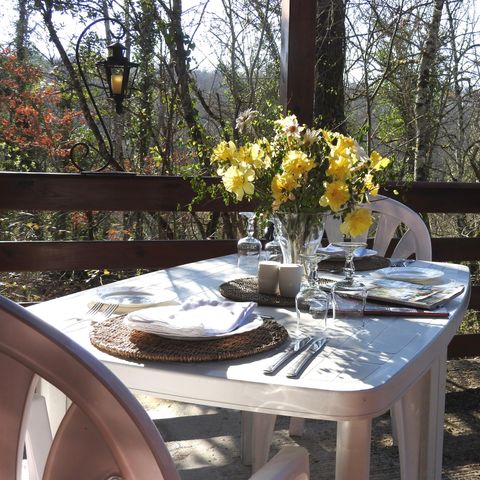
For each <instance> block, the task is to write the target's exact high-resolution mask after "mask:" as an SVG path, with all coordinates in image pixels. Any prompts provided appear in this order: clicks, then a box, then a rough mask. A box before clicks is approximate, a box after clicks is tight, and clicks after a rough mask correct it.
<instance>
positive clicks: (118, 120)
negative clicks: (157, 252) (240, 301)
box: [0, 0, 480, 329]
mask: <svg viewBox="0 0 480 480" xmlns="http://www.w3.org/2000/svg"><path fill="white" fill-rule="evenodd" d="M1 6H2V7H3V8H2V13H1V17H0V18H1V22H2V32H3V33H2V36H1V37H0V38H1V41H0V170H4V171H37V172H74V171H75V168H74V167H73V165H72V163H71V162H70V161H69V151H70V148H71V146H72V145H73V144H74V143H75V142H78V141H86V142H89V143H91V144H92V145H96V146H97V148H98V149H99V152H100V153H99V156H100V157H101V156H102V154H103V155H105V152H104V147H105V138H104V136H103V135H102V133H101V131H99V130H98V128H96V126H97V125H98V119H97V118H96V117H95V116H94V115H93V113H92V109H91V105H90V104H89V101H88V98H87V97H86V94H85V90H84V88H82V86H81V81H80V79H79V74H78V70H77V67H76V65H75V63H74V50H75V42H76V40H77V37H78V35H79V34H80V32H81V31H82V30H83V28H84V27H85V26H87V25H88V24H89V23H90V22H92V21H93V20H95V19H97V18H100V17H114V18H118V19H120V20H122V21H123V22H124V23H125V24H126V26H127V28H128V34H127V37H126V39H125V40H124V44H125V46H126V47H127V50H128V53H129V56H130V59H131V60H133V61H135V62H138V63H139V70H138V75H137V81H136V90H135V94H134V96H133V97H132V98H131V99H130V100H129V101H128V104H127V105H126V106H127V108H126V112H125V113H124V114H123V115H117V114H115V110H114V108H112V105H111V104H110V103H109V102H108V101H107V100H106V99H105V98H104V96H102V95H101V92H100V90H99V89H98V88H96V85H98V80H95V76H94V63H95V61H97V60H98V59H99V57H100V56H105V54H106V48H105V47H106V45H107V44H108V43H111V40H112V36H111V34H110V29H111V30H112V31H115V25H113V22H112V24H111V25H110V22H105V23H103V22H102V23H99V24H97V27H98V28H96V29H94V30H93V31H92V32H90V33H89V35H88V36H86V37H85V42H84V45H82V51H81V53H82V63H83V65H84V68H85V69H86V70H87V71H89V72H90V74H89V76H88V78H89V82H90V85H91V88H92V90H93V91H94V94H95V96H96V99H97V102H98V104H99V107H100V109H101V112H102V115H103V117H104V119H105V120H106V123H107V126H108V129H109V131H110V133H111V136H112V139H113V146H114V153H115V161H116V163H117V164H118V165H117V167H118V168H123V169H125V170H126V171H129V172H135V173H137V174H142V175H180V176H192V175H198V174H200V173H202V174H208V173H211V171H210V166H209V161H208V160H209V153H210V151H211V149H212V147H213V146H214V145H215V144H216V143H217V142H218V140H219V139H220V138H232V139H237V138H238V137H239V131H238V129H237V127H236V123H235V121H236V118H237V116H238V114H239V113H240V112H242V111H244V110H246V109H248V108H251V109H255V110H258V111H260V112H262V114H263V115H265V116H266V117H267V118H271V119H273V118H276V117H277V115H278V111H279V110H278V106H279V103H280V101H279V81H280V54H281V52H280V21H281V1H280V0H201V1H198V2H196V1H193V0H189V1H185V0H184V1H183V2H182V1H181V0H168V1H167V0H122V1H115V0H66V1H63V0H12V1H5V0H4V1H3V2H2V4H1ZM476 7H477V5H476V3H475V2H473V1H469V0H466V1H462V0H425V1H424V2H417V1H413V0H393V1H392V0H390V1H388V2H387V1H385V0H355V1H343V0H317V40H316V56H317V57H316V60H317V61H316V80H315V82H316V84H315V107H314V115H315V125H316V126H327V127H329V128H333V129H336V130H340V131H344V132H348V133H349V134H350V135H352V136H354V137H356V138H357V139H358V140H359V141H360V142H361V143H362V144H363V145H364V146H365V148H366V149H367V150H372V149H375V150H378V151H380V152H381V153H382V154H383V155H385V156H388V157H391V158H393V159H394V160H395V161H394V168H392V169H391V170H390V180H393V181H402V182H403V181H404V182H410V181H414V180H422V181H448V182H478V181H480V160H479V158H480V152H479V147H480V128H479V123H480V117H479V116H480V108H479V107H480V105H479V104H480V95H479V82H480V62H479V55H478V54H479V49H480V42H479V39H480V36H479V23H478V21H479V19H478V9H477V8H476ZM98 161H99V162H102V159H101V158H99V159H98ZM425 220H426V222H427V223H428V224H429V227H430V230H431V234H432V236H467V237H468V236H478V234H479V231H480V228H479V219H478V216H474V215H468V214H465V215H454V216H453V215H449V216H448V217H447V216H445V215H429V216H428V218H425ZM244 229H245V225H244V223H243V219H241V218H239V217H238V215H235V214H228V215H227V214H225V215H213V214H208V213H201V214H199V213H185V212H174V213H168V214H166V213H165V214H164V213H161V212H160V213H148V212H123V213H118V212H74V213H71V214H70V213H69V214H65V213H52V214H45V213H42V214H40V213H38V212H16V213H13V212H2V214H1V217H0V240H25V239H30V240H58V239H62V240H65V239H66V240H68V239H92V240H93V239H95V240H101V239H106V238H108V239H118V240H128V239H184V238H188V239H195V238H238V237H239V236H243V235H244V233H245V230H244ZM257 235H258V236H261V235H262V233H261V231H260V232H257ZM471 268H472V272H473V273H474V274H476V272H478V265H471ZM123 274H131V272H123ZM118 275H119V273H113V272H109V271H107V270H100V271H97V270H95V271H88V272H61V273H60V274H53V273H39V274H28V275H27V274H17V273H10V274H7V275H4V276H3V279H2V280H3V281H2V291H3V292H4V293H6V294H8V295H9V296H11V297H14V299H16V300H27V301H31V300H38V299H43V298H47V297H48V296H55V295H58V294H61V293H65V292H66V291H70V290H71V289H78V288H84V287H89V286H94V285H97V284H98V283H102V282H106V281H109V280H111V279H114V278H118ZM39 276H41V281H39V278H38V277H39ZM470 328H473V329H477V327H476V326H475V324H472V325H471V326H470Z"/></svg>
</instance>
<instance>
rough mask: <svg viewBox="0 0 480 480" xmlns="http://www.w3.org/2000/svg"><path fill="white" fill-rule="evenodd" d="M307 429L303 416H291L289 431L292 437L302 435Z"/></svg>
mask: <svg viewBox="0 0 480 480" xmlns="http://www.w3.org/2000/svg"><path fill="white" fill-rule="evenodd" d="M304 430H305V419H304V418H301V417H290V427H289V433H290V436H291V437H301V436H302V435H303V432H304Z"/></svg>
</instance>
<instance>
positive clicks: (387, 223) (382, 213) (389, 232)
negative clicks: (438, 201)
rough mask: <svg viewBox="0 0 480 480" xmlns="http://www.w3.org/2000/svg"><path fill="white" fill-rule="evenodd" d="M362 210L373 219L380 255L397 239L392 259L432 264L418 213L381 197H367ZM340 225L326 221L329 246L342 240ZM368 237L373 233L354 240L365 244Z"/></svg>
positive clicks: (426, 233) (427, 237) (425, 230)
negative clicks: (368, 210)
mask: <svg viewBox="0 0 480 480" xmlns="http://www.w3.org/2000/svg"><path fill="white" fill-rule="evenodd" d="M362 207H366V208H369V209H370V210H371V211H372V214H373V216H374V217H375V219H376V221H375V222H374V228H375V231H374V236H373V249H374V250H376V251H377V252H378V254H379V255H382V256H385V255H386V254H387V252H388V250H389V246H390V244H391V242H392V239H394V238H398V243H397V244H396V246H395V248H394V249H393V251H392V252H391V253H390V256H391V257H393V258H409V257H411V256H412V255H414V256H415V258H416V259H417V260H426V261H430V260H432V240H431V238H430V232H429V231H428V228H427V226H426V225H425V222H424V221H423V220H422V217H421V216H420V215H419V214H418V213H416V212H415V211H413V210H412V209H411V208H409V207H407V206H406V205H404V204H403V203H401V202H399V201H397V200H394V199H393V198H389V197H384V196H383V195H376V196H372V197H370V199H369V202H368V203H366V204H364V205H362ZM339 224H340V220H339V219H337V218H334V217H333V216H328V217H327V220H326V223H325V232H326V235H327V238H328V240H329V241H330V242H334V241H339V240H343V237H342V234H341V233H340V230H339ZM402 226H403V227H402ZM399 227H400V228H399ZM402 228H403V229H404V230H405V231H404V232H403V235H401V236H398V234H399V232H400V231H401V229H402ZM370 236H372V231H369V232H365V234H363V235H361V236H359V237H357V238H356V239H355V240H357V241H366V239H367V238H369V237H370Z"/></svg>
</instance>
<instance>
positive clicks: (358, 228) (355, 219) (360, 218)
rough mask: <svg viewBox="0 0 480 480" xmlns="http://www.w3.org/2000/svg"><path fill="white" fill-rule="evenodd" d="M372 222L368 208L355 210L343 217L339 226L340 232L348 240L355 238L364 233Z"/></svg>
mask: <svg viewBox="0 0 480 480" xmlns="http://www.w3.org/2000/svg"><path fill="white" fill-rule="evenodd" d="M372 222H373V221H372V214H371V213H370V210H369V209H368V208H356V209H355V210H353V211H351V212H349V213H347V214H346V215H345V219H344V221H343V223H341V224H340V231H341V232H342V233H343V234H344V235H347V236H349V237H350V238H355V237H357V236H358V235H361V234H362V233H363V232H366V231H367V230H368V229H369V228H370V225H371V224H372Z"/></svg>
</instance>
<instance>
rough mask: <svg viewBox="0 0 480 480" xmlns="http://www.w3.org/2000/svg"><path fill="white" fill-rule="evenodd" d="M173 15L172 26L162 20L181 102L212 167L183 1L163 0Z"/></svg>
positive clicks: (197, 143)
mask: <svg viewBox="0 0 480 480" xmlns="http://www.w3.org/2000/svg"><path fill="white" fill-rule="evenodd" d="M159 1H160V3H161V4H162V6H163V8H164V10H165V13H166V14H167V16H168V18H169V21H170V23H169V25H166V26H165V24H164V22H163V21H162V20H161V19H158V23H159V28H160V29H161V31H162V33H163V34H164V38H165V43H166V45H167V47H168V50H169V52H170V56H171V60H172V63H173V65H174V68H175V74H176V77H177V78H176V81H177V85H178V91H179V97H180V105H181V108H182V112H183V118H184V120H185V124H186V127H187V128H188V129H189V134H190V138H191V139H192V142H193V144H194V146H195V149H196V152H197V155H198V157H199V160H200V161H201V162H202V163H203V164H204V166H205V167H207V168H208V166H209V165H210V160H209V158H208V156H207V155H206V148H205V147H206V138H205V132H204V130H203V128H202V125H201V123H200V118H199V112H198V110H197V108H196V106H195V101H194V99H193V96H192V88H191V83H192V82H194V81H195V80H194V79H193V78H192V76H191V74H190V70H189V62H190V54H189V51H188V49H187V44H186V41H185V40H186V38H188V37H186V35H185V32H184V31H183V28H182V11H183V10H182V1H181V0H173V1H172V2H171V5H172V6H171V8H169V7H168V6H167V5H166V4H165V2H164V1H163V0H159Z"/></svg>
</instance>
